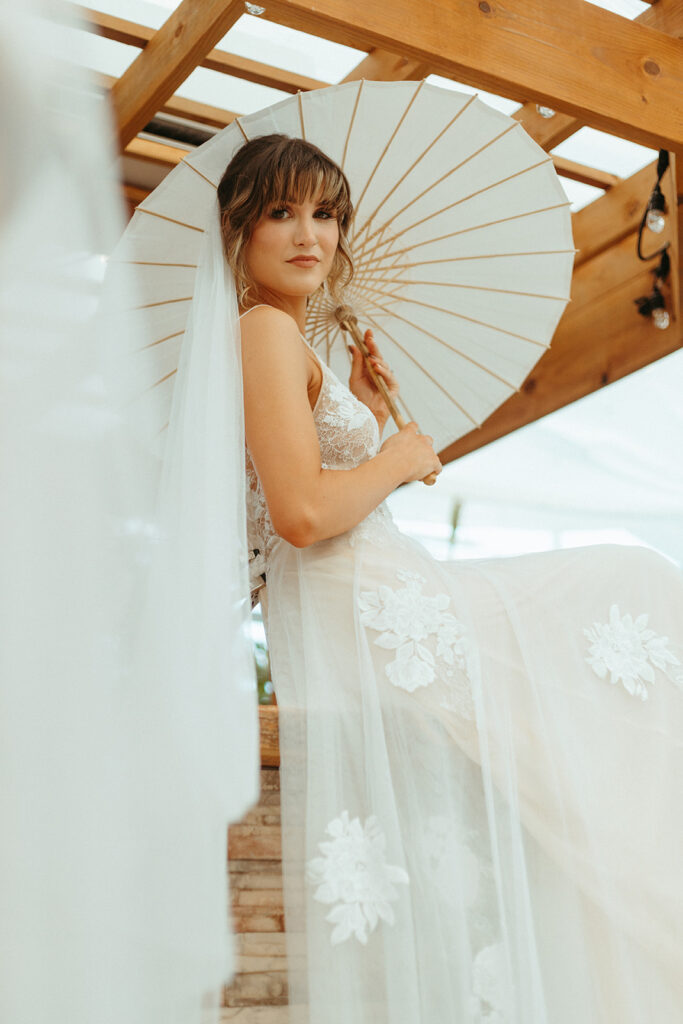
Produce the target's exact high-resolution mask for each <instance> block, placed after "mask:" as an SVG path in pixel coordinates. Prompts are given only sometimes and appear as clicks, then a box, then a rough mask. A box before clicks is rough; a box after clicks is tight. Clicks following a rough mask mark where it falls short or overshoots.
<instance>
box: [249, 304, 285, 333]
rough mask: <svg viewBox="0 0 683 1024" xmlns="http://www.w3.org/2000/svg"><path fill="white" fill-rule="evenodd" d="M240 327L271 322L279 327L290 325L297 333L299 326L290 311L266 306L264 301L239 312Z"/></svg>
mask: <svg viewBox="0 0 683 1024" xmlns="http://www.w3.org/2000/svg"><path fill="white" fill-rule="evenodd" d="M239 320H240V327H241V329H242V330H244V329H245V327H247V326H249V327H251V326H252V325H256V324H258V325H259V326H260V327H261V326H262V325H263V324H273V325H276V326H280V327H285V328H288V327H289V326H290V325H291V327H292V328H293V330H294V331H295V332H296V334H297V335H298V333H299V328H298V326H297V323H296V320H295V319H294V317H293V316H292V315H291V314H290V313H286V312H285V311H284V309H278V308H277V306H268V305H266V304H265V303H259V304H258V305H257V306H250V307H249V309H245V310H244V311H243V312H242V313H240V318H239Z"/></svg>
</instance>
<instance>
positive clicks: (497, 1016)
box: [470, 942, 513, 1024]
mask: <svg viewBox="0 0 683 1024" xmlns="http://www.w3.org/2000/svg"><path fill="white" fill-rule="evenodd" d="M470 1012H471V1013H472V1022H473V1024H509V1022H510V1021H512V1019H513V1018H512V994H511V988H510V984H509V981H508V969H507V963H506V958H505V947H504V946H503V944H502V943H500V942H496V943H493V944H492V945H490V946H485V947H484V948H483V949H482V950H480V951H479V952H478V953H477V955H476V957H475V958H474V963H473V964H472V996H471V999H470Z"/></svg>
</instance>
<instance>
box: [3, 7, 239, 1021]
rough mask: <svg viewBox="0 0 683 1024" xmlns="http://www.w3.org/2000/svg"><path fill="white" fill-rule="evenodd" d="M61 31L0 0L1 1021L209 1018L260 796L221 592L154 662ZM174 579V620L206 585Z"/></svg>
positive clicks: (141, 468)
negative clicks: (240, 849) (233, 856)
mask: <svg viewBox="0 0 683 1024" xmlns="http://www.w3.org/2000/svg"><path fill="white" fill-rule="evenodd" d="M68 38H69V34H68V33H66V32H64V31H63V30H62V29H61V28H60V27H59V26H57V25H56V24H54V23H52V22H50V21H48V20H46V19H45V18H44V17H43V16H42V8H40V9H39V5H37V4H35V3H33V2H30V3H29V2H25V0H22V3H21V4H16V3H13V2H12V0H0V124H1V125H2V134H3V146H2V150H1V151H0V433H1V435H2V448H1V449H0V474H1V476H2V489H1V491H0V536H1V537H2V544H1V549H0V550H1V556H0V623H1V630H2V636H1V638H0V775H1V778H2V783H1V787H0V821H1V822H2V830H1V834H0V1019H1V1020H2V1021H3V1024H4V1022H6V1024H47V1022H48V1021H49V1022H50V1024H94V1022H97V1024H213V1022H215V1021H217V1020H218V1017H219V1006H220V995H221V987H222V985H223V984H224V983H227V982H229V981H230V980H231V977H232V973H233V971H234V949H233V944H232V942H233V940H232V935H231V932H230V928H229V917H228V906H227V896H228V893H227V872H226V867H227V865H226V856H227V849H226V839H227V825H228V824H229V822H230V821H232V820H236V819H237V818H239V817H241V816H242V814H243V813H244V811H245V810H246V808H247V807H248V806H249V805H250V804H251V803H252V802H253V801H254V800H255V798H256V796H257V792H258V721H257V698H256V689H255V677H254V671H253V661H252V662H251V663H250V662H249V658H250V645H249V642H248V639H247V640H245V639H244V638H243V634H244V630H243V621H244V609H242V608H240V607H231V606H229V605H227V607H228V614H227V616H226V617H225V618H224V619H223V620H222V621H221V623H220V627H221V629H222V635H223V637H224V641H223V649H222V650H221V652H220V653H221V658H222V660H220V659H217V660H220V666H219V668H220V672H218V671H217V672H215V673H214V675H213V676H211V678H210V679H209V678H208V677H205V674H204V673H203V672H201V671H199V666H203V665H204V664H205V661H204V660H202V657H203V655H204V653H205V652H204V650H203V649H202V650H200V651H198V654H197V670H196V672H195V673H194V675H193V674H192V673H190V674H189V675H188V673H187V672H183V675H182V677H181V671H180V668H179V669H178V671H177V672H176V673H175V674H174V673H173V672H171V673H170V674H169V675H168V676H166V675H165V674H164V672H163V671H162V670H161V666H162V665H165V664H167V663H168V662H173V657H174V652H175V651H176V650H178V648H179V646H180V644H181V642H182V641H181V638H180V637H179V636H178V630H177V620H174V621H165V620H164V619H162V617H161V615H159V616H157V621H153V619H154V607H155V606H154V597H155V592H154V584H153V583H151V584H150V582H149V581H150V579H153V577H152V576H151V575H150V568H151V567H152V566H154V565H156V566H160V567H161V574H160V576H157V580H158V579H159V578H161V577H163V570H164V568H165V567H167V566H168V564H174V563H173V550H172V547H173V544H172V541H173V538H171V539H170V541H169V539H168V538H167V537H166V535H165V534H164V532H163V530H160V520H159V512H158V509H157V507H156V496H157V489H158V484H159V465H158V464H157V462H155V461H154V460H152V459H151V458H150V456H148V455H147V454H145V452H144V450H143V448H142V447H141V446H140V445H139V444H138V442H137V440H136V435H135V431H134V426H133V425H132V424H131V423H129V422H128V421H127V419H126V416H125V407H124V405H123V403H122V396H123V395H124V393H125V392H124V388H125V387H126V383H125V382H124V380H123V378H122V377H121V378H119V376H118V373H119V369H120V368H121V367H122V365H123V363H122V362H120V361H118V360H117V358H115V356H116V354H117V349H119V350H120V349H121V344H120V341H121V340H120V339H119V338H117V337H116V336H115V333H114V331H112V328H111V321H110V320H109V319H108V318H107V317H103V316H102V315H99V316H97V315H96V314H95V310H96V307H97V301H98V298H99V295H100V290H101V281H102V276H103V270H104V265H105V263H106V254H107V253H108V252H110V251H111V249H112V248H113V246H114V244H115V243H116V241H117V240H118V237H119V236H120V233H121V230H122V227H123V218H122V210H121V209H120V206H119V200H118V189H117V182H116V173H115V172H116V163H115V159H114V157H113V149H112V147H111V146H110V144H109V133H110V129H109V113H108V110H107V108H106V106H105V104H104V103H103V102H102V101H100V100H98V99H97V98H96V96H95V93H94V92H92V93H90V92H89V91H88V82H87V80H86V78H85V75H84V73H83V72H82V71H79V70H78V69H77V68H76V67H75V65H74V64H72V63H69V62H68V52H69V51H68V46H69V42H68ZM57 55H59V58H60V59H59V60H57ZM119 280H120V279H119ZM117 287H122V286H121V285H117ZM123 298H124V296H122V300H123ZM132 342H134V343H135V344H139V345H142V344H144V343H145V339H130V338H128V339H126V345H127V346H130V345H131V343H132ZM118 354H119V355H120V354H121V353H120V351H119V353H118ZM124 355H125V353H124ZM124 362H125V359H124ZM212 582H213V584H214V585H215V582H216V581H215V580H213V581H212ZM173 583H174V585H175V588H176V592H177V594H178V595H181V596H180V597H179V598H178V600H177V602H176V605H175V606H174V612H175V613H176V614H181V612H182V599H183V598H184V600H185V601H186V602H187V603H189V602H190V601H194V602H195V603H196V602H197V601H198V600H199V599H200V598H208V597H210V596H213V592H211V594H210V592H209V591H208V589H207V590H206V591H203V590H202V591H200V589H199V588H201V587H204V586H205V581H204V579H203V578H202V579H200V580H199V582H197V581H196V580H195V579H194V578H192V579H177V580H175V581H173ZM193 587H194V589H193ZM183 588H186V589H183ZM224 590H225V591H226V598H225V600H226V602H227V601H228V600H229V598H230V593H228V590H227V588H225V587H224ZM199 606H201V605H199ZM223 607H226V604H224V605H223V606H222V607H221V611H222V610H223ZM145 609H146V613H145V614H144V615H143V611H144V610H145ZM145 615H146V617H145ZM140 622H144V623H145V624H146V626H145V628H147V626H148V625H149V623H150V622H152V624H153V626H154V628H153V629H150V630H149V632H144V631H142V630H141V629H139V623H140ZM212 624H213V620H212ZM213 628H214V634H212V635H215V629H216V626H215V625H214V626H213ZM191 639H192V637H190V638H189V640H191ZM189 640H188V638H187V637H185V638H184V641H185V642H186V644H187V643H188V642H189ZM174 644H175V645H177V646H175V647H174ZM155 645H158V646H155ZM231 645H232V646H231ZM162 646H163V647H164V650H163V651H162V650H161V648H162ZM230 653H234V654H235V661H231V659H230V657H229V655H230ZM164 659H166V661H164ZM178 664H179V665H180V666H182V667H183V668H186V667H187V665H186V663H184V662H182V660H179V662H178ZM233 665H234V673H232V674H230V673H231V670H232V667H233ZM211 667H212V668H214V665H213V663H212V664H211ZM155 669H156V671H155ZM226 670H227V674H226ZM221 672H222V673H223V674H222V675H221ZM238 691H239V692H238ZM238 769H239V770H238Z"/></svg>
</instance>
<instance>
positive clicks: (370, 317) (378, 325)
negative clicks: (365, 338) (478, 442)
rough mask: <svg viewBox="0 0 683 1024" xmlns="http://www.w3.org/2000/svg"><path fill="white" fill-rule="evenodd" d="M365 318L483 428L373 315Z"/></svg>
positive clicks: (463, 412)
mask: <svg viewBox="0 0 683 1024" xmlns="http://www.w3.org/2000/svg"><path fill="white" fill-rule="evenodd" d="M365 316H367V318H368V320H369V321H370V323H371V324H374V325H375V327H376V328H377V330H379V331H382V333H383V334H384V335H386V337H387V338H388V339H389V341H391V342H392V343H393V344H394V345H395V346H396V348H397V349H398V350H399V352H403V354H404V355H406V356H407V357H408V359H410V361H411V362H413V363H415V365H416V366H417V367H418V369H419V370H421V371H422V373H424V375H425V377H427V378H428V379H429V380H431V382H432V384H434V385H435V386H436V387H437V388H438V389H439V391H442V392H443V394H444V395H445V396H446V398H448V399H449V400H450V401H451V402H452V403H453V405H455V406H456V407H457V408H458V409H459V410H460V412H461V413H462V414H463V416H465V417H466V418H467V419H468V420H469V421H470V423H473V424H474V426H475V427H479V426H481V424H480V423H477V421H476V420H475V419H474V418H473V417H472V416H470V414H469V413H468V412H467V410H466V409H464V408H463V406H462V405H461V404H460V402H458V401H457V399H455V398H453V395H451V394H450V392H448V391H446V389H445V387H444V386H443V384H440V383H439V381H438V380H437V379H436V377H432V375H431V373H430V372H429V370H425V368H424V366H423V365H422V363H419V362H418V361H417V359H416V358H415V356H413V355H411V353H410V352H409V351H408V349H407V348H405V347H404V346H403V345H401V343H400V342H399V341H396V338H394V336H393V335H392V334H390V333H389V331H387V330H386V328H384V327H382V326H381V325H380V324H378V323H377V321H376V320H375V318H374V317H373V316H372V314H371V313H367V312H366V313H365Z"/></svg>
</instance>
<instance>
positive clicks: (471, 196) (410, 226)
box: [354, 157, 568, 254]
mask: <svg viewBox="0 0 683 1024" xmlns="http://www.w3.org/2000/svg"><path fill="white" fill-rule="evenodd" d="M552 162H553V158H552V157H548V158H547V159H546V160H539V162H538V163H537V164H531V165H530V166H529V167H523V168H522V169H521V170H520V171H514V172H513V173H512V174H508V175H507V176H506V177H505V178H500V179H499V180H498V181H493V182H491V184H490V185H485V186H484V187H483V188H479V189H477V190H476V191H475V192H471V193H470V194H469V195H468V196H462V197H461V198H460V199H456V200H455V202H454V203H449V204H448V206H443V207H442V208H441V209H440V210H433V211H432V213H428V214H427V216H426V217H422V218H421V220H416V221H414V222H413V223H412V224H408V225H407V226H406V227H404V228H402V229H401V230H400V231H398V232H397V233H396V234H395V235H392V237H391V238H389V239H388V240H385V242H384V244H385V245H391V244H392V243H393V242H394V241H395V240H396V239H397V238H400V237H401V235H405V233H406V232H407V231H412V230H413V228H416V227H419V225H420V224H424V223H425V222H426V221H428V220H432V219H433V218H434V217H438V216H440V215H441V214H443V213H446V212H447V211H448V210H452V209H454V207H456V206H459V205H460V204H461V203H466V202H468V201H469V200H470V199H474V197H475V196H480V195H483V194H484V192H489V191H490V190H491V189H492V188H498V186H499V185H504V184H505V182H506V181H512V180H513V178H519V177H521V175H522V174H527V173H528V172H529V171H534V170H536V168H537V167H542V166H543V164H551V163H552ZM437 184H438V183H437ZM418 198H419V197H418ZM410 205H412V204H408V205H407V206H404V208H403V210H407V209H409V207H410ZM563 205H568V204H563ZM403 210H399V211H398V213H396V214H394V216H393V217H392V218H391V219H390V220H389V221H387V222H386V223H385V224H384V225H383V226H382V227H383V230H384V229H386V227H387V226H388V225H389V224H390V223H391V221H393V220H395V219H396V217H397V216H398V215H399V214H400V213H403ZM533 212H534V213H536V212H537V211H536V210H534V211H533ZM508 219H510V218H508V217H501V218H499V220H494V221H490V224H497V223H501V224H502V223H504V222H505V221H507V220H508ZM477 227H481V225H477ZM376 234H377V231H375V232H373V234H372V235H369V236H368V237H367V238H366V239H365V241H364V242H363V243H362V245H361V246H360V248H359V254H360V253H362V252H363V250H364V249H365V247H366V246H367V243H368V242H369V241H370V239H371V238H374V237H375V235H376ZM445 237H448V236H445ZM354 241H355V239H354Z"/></svg>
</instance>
